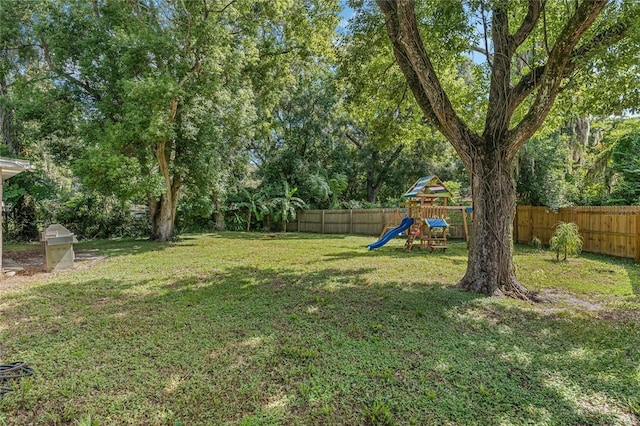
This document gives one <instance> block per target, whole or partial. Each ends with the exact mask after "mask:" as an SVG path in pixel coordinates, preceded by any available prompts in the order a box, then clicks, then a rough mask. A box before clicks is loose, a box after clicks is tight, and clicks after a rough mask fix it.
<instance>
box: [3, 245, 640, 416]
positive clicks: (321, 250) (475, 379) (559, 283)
mask: <svg viewBox="0 0 640 426" xmlns="http://www.w3.org/2000/svg"><path fill="white" fill-rule="evenodd" d="M374 240H375V238H370V237H357V236H320V235H307V234H287V235H281V234H278V235H266V234H248V233H222V234H208V235H188V236H185V237H184V238H183V239H182V240H181V241H179V242H177V243H173V244H158V243H151V242H146V241H133V240H128V241H96V242H89V243H82V244H79V245H78V250H97V252H98V253H100V254H102V255H105V256H107V259H106V260H105V261H102V262H97V263H95V264H93V265H92V266H91V267H89V268H80V269H76V270H73V271H68V272H64V273H58V274H37V275H34V276H33V277H29V278H25V277H14V278H13V279H16V278H18V279H24V283H23V284H21V285H19V286H9V287H7V288H5V289H2V286H1V284H0V315H1V316H0V362H10V361H17V360H26V361H27V362H29V364H30V365H31V366H32V367H33V369H34V370H35V375H34V376H33V378H29V379H23V380H22V381H21V383H20V386H17V389H16V390H15V391H14V392H10V393H8V394H6V395H5V396H4V398H3V399H2V400H0V425H2V424H7V425H27V424H36V425H48V424H52V425H57V424H72V425H76V424H77V425H90V424H99V425H113V424H130V425H208V424H211V425H215V424H241V425H277V424H286V425H289V424H293V425H308V424H347V425H356V424H399V425H405V424H417V425H430V424H445V425H473V424H479V425H485V424H487V425H521V424H541V425H544V424H548V425H591V424H593V425H596V424H598V425H600V424H602V425H617V424H619V425H637V424H640V296H639V294H640V266H638V265H634V264H633V262H631V261H624V260H616V259H612V258H607V257H602V256H591V255H582V256H581V257H579V258H572V259H571V260H570V262H568V263H566V264H559V263H555V262H553V261H552V258H553V256H552V254H551V253H549V252H541V251H536V250H533V249H531V248H528V247H517V248H516V252H517V255H516V259H515V263H516V266H517V268H518V271H517V273H518V276H519V277H520V278H521V279H522V281H523V282H524V283H526V284H527V286H528V287H529V288H530V289H534V290H538V291H541V292H543V293H544V294H547V295H548V297H549V298H550V299H551V300H552V302H550V303H543V304H527V303H523V302H520V301H515V300H511V299H498V298H485V297H480V296H478V295H474V294H468V293H463V292H460V291H456V290H455V289H452V288H451V286H452V285H454V284H455V283H456V281H457V280H458V279H460V278H461V277H462V274H463V273H464V270H465V264H466V254H467V252H466V248H465V245H464V244H462V243H455V244H452V245H451V246H450V249H449V250H447V252H446V253H428V252H420V251H415V252H410V253H406V252H403V251H401V250H398V248H399V247H401V246H402V241H401V240H398V241H394V242H392V243H391V244H389V245H387V246H385V247H383V248H381V249H379V250H376V251H373V252H367V250H366V247H365V245H366V244H367V243H370V242H373V241H374Z"/></svg>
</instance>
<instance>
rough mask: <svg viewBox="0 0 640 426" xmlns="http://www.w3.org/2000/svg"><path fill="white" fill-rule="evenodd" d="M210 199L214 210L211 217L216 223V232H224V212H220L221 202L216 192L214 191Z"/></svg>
mask: <svg viewBox="0 0 640 426" xmlns="http://www.w3.org/2000/svg"><path fill="white" fill-rule="evenodd" d="M212 197H213V208H214V212H213V215H214V218H215V223H216V225H215V226H216V231H219V232H223V231H226V226H225V224H224V211H222V200H221V199H220V193H219V192H218V191H217V190H214V191H213V194H212Z"/></svg>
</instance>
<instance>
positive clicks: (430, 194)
mask: <svg viewBox="0 0 640 426" xmlns="http://www.w3.org/2000/svg"><path fill="white" fill-rule="evenodd" d="M451 195H452V194H451V191H449V189H448V188H447V187H446V186H445V185H444V183H443V182H442V181H441V180H440V179H439V178H438V177H437V176H435V175H434V176H425V177H422V178H420V179H418V180H417V181H416V183H414V184H413V186H412V187H411V188H409V190H408V191H407V192H406V193H405V194H404V195H403V197H404V198H406V199H407V201H406V202H405V206H406V208H407V214H408V216H409V217H411V218H413V219H414V221H413V225H412V227H411V229H410V230H409V235H408V238H407V243H406V244H405V247H406V248H408V249H411V248H413V244H414V241H415V240H416V239H419V240H420V247H421V248H423V249H426V248H428V249H429V250H430V251H433V250H437V249H442V250H446V249H447V228H448V227H449V224H448V223H447V220H446V219H447V201H448V200H449V199H450V198H451Z"/></svg>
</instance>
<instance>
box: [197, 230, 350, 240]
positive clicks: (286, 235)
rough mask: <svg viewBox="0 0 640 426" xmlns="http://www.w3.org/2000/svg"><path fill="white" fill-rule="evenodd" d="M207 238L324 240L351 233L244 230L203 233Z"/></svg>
mask: <svg viewBox="0 0 640 426" xmlns="http://www.w3.org/2000/svg"><path fill="white" fill-rule="evenodd" d="M203 235H204V236H206V237H207V238H238V239H243V240H260V241H263V240H267V241H268V240H323V239H327V238H331V239H345V238H347V237H348V236H349V235H344V234H315V233H302V232H244V231H225V232H214V233H208V234H203Z"/></svg>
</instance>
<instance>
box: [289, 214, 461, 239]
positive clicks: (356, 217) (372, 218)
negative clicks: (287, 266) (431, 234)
mask: <svg viewBox="0 0 640 426" xmlns="http://www.w3.org/2000/svg"><path fill="white" fill-rule="evenodd" d="M396 210H397V214H398V215H399V217H400V220H401V219H402V218H403V217H404V216H405V215H406V214H407V209H403V208H400V209H349V210H302V211H299V212H298V214H297V218H296V222H293V223H290V224H288V225H287V230H288V231H298V232H315V233H320V234H363V235H375V236H379V235H380V233H381V232H382V230H383V228H384V227H385V225H386V224H387V223H389V222H390V221H391V220H392V219H393V218H394V216H395V215H396ZM400 220H398V221H397V223H396V225H399V224H400ZM467 221H469V217H468V216H467ZM447 222H448V223H449V231H448V232H447V234H448V236H449V237H450V238H464V228H463V223H462V213H460V212H458V211H450V212H449V213H448V219H447Z"/></svg>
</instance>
